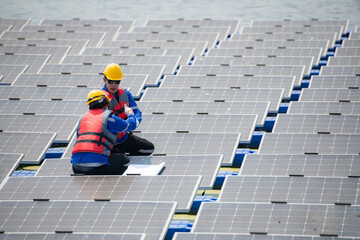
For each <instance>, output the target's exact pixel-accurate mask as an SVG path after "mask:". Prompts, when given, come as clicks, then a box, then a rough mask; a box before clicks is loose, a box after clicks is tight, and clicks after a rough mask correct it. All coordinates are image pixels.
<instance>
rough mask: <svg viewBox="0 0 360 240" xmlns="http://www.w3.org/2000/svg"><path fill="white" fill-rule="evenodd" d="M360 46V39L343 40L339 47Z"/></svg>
mask: <svg viewBox="0 0 360 240" xmlns="http://www.w3.org/2000/svg"><path fill="white" fill-rule="evenodd" d="M359 46H360V39H353V40H351V39H344V40H343V42H342V44H341V47H342V48H353V47H359Z"/></svg>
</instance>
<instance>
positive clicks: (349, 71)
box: [320, 48, 360, 76]
mask: <svg viewBox="0 0 360 240" xmlns="http://www.w3.org/2000/svg"><path fill="white" fill-rule="evenodd" d="M359 49H360V48H359ZM320 75H322V76H324V75H350V76H360V67H359V66H324V67H322V68H321V70H320Z"/></svg>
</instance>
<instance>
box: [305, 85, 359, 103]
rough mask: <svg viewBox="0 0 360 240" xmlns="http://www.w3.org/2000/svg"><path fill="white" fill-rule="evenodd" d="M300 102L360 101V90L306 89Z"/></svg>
mask: <svg viewBox="0 0 360 240" xmlns="http://www.w3.org/2000/svg"><path fill="white" fill-rule="evenodd" d="M299 101H303V102H317V101H319V102H321V101H323V102H328V101H339V102H343V101H346V102H348V101H351V102H358V101H360V90H359V89H358V88H355V89H346V88H328V89H326V88H304V89H303V90H302V91H301V94H300V98H299Z"/></svg>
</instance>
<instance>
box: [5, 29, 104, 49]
mask: <svg viewBox="0 0 360 240" xmlns="http://www.w3.org/2000/svg"><path fill="white" fill-rule="evenodd" d="M105 35H106V33H105V32H79V33H77V32H63V33H62V32H22V31H18V32H16V31H10V32H4V33H3V35H2V36H1V38H2V39H14V40H31V39H32V40H37V39H39V40H79V39H80V40H89V44H88V46H87V47H97V46H98V44H99V43H100V41H101V40H103V39H104V37H105Z"/></svg>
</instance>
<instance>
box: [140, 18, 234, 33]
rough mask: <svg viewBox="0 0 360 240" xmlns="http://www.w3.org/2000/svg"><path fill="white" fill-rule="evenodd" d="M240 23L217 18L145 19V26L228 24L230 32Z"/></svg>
mask: <svg viewBox="0 0 360 240" xmlns="http://www.w3.org/2000/svg"><path fill="white" fill-rule="evenodd" d="M239 24H240V20H218V19H202V20H199V19H194V20H193V19H176V20H173V19H167V20H147V21H146V23H145V26H147V27H149V26H163V27H168V26H170V27H175V26H182V27H184V26H188V27H198V26H199V27H216V26H230V27H231V29H230V32H231V33H232V32H234V31H235V30H236V29H237V28H238V26H239Z"/></svg>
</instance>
